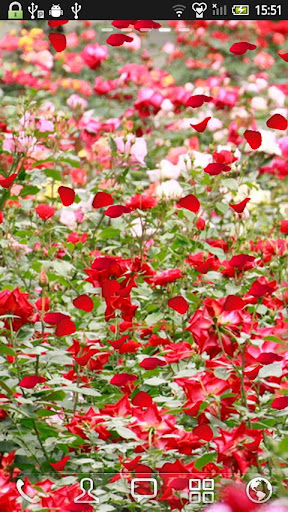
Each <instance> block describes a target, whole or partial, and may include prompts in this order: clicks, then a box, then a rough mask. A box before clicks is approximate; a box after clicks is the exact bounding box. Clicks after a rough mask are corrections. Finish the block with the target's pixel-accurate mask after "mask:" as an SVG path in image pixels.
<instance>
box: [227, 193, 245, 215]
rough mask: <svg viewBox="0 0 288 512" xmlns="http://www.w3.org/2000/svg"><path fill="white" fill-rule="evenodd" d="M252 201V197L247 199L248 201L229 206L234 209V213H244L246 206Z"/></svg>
mask: <svg viewBox="0 0 288 512" xmlns="http://www.w3.org/2000/svg"><path fill="white" fill-rule="evenodd" d="M249 201H250V197H246V199H243V201H241V203H237V204H231V203H229V206H230V208H232V210H234V212H236V213H243V211H244V209H245V207H246V204H247V203H248V202H249Z"/></svg>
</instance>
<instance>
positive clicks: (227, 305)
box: [223, 295, 245, 311]
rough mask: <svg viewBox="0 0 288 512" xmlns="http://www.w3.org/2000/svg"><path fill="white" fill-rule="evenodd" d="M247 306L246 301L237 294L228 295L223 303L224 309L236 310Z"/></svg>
mask: <svg viewBox="0 0 288 512" xmlns="http://www.w3.org/2000/svg"><path fill="white" fill-rule="evenodd" d="M244 306H245V302H244V300H243V299H241V297H238V296H237V295H228V296H227V297H226V299H225V302H224V304H223V310H224V311H236V310H239V309H243V308H244Z"/></svg>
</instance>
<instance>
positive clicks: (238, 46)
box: [229, 41, 257, 55]
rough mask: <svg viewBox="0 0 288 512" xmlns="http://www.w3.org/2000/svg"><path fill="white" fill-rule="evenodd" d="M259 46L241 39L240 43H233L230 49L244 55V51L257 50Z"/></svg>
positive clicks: (236, 53)
mask: <svg viewBox="0 0 288 512" xmlns="http://www.w3.org/2000/svg"><path fill="white" fill-rule="evenodd" d="M255 48H257V46H256V45H255V44H251V43H246V42H245V41H241V42H239V43H234V44H232V46H231V48H230V49H229V51H230V52H231V53H234V54H235V55H243V53H246V52H247V50H255Z"/></svg>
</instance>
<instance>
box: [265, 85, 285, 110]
mask: <svg viewBox="0 0 288 512" xmlns="http://www.w3.org/2000/svg"><path fill="white" fill-rule="evenodd" d="M268 96H269V98H271V100H273V101H274V102H275V103H276V105H277V107H284V105H285V99H286V96H285V94H284V93H283V92H282V91H281V90H280V89H279V88H278V87H276V86H275V85H272V86H271V87H269V89H268Z"/></svg>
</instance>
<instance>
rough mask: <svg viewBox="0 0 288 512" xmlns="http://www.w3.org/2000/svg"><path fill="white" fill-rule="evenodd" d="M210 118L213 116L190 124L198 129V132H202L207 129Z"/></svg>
mask: <svg viewBox="0 0 288 512" xmlns="http://www.w3.org/2000/svg"><path fill="white" fill-rule="evenodd" d="M210 119H211V117H205V119H203V121H201V122H200V123H198V124H190V126H192V128H194V130H196V132H198V133H202V132H204V130H205V129H206V126H207V124H208V121H209V120H210Z"/></svg>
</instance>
